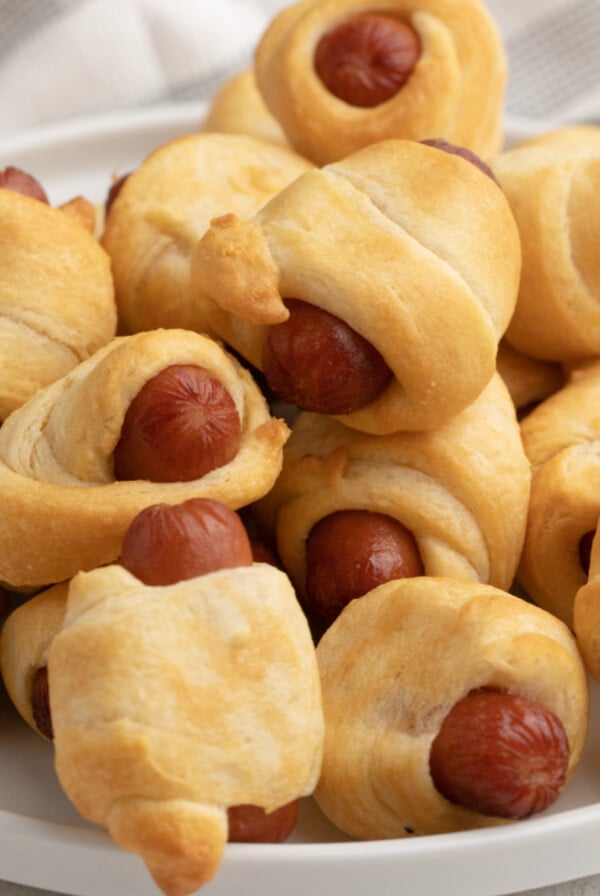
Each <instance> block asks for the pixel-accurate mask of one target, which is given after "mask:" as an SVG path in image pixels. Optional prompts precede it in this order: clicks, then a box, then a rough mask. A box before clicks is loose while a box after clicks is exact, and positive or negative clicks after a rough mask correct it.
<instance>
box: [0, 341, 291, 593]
mask: <svg viewBox="0 0 600 896" xmlns="http://www.w3.org/2000/svg"><path fill="white" fill-rule="evenodd" d="M174 364H192V365H198V366H201V367H205V368H206V369H208V370H209V371H210V372H211V373H212V374H213V375H214V376H215V377H216V379H218V380H219V381H220V382H221V383H222V384H223V386H224V387H225V388H226V389H227V391H228V392H229V394H230V395H231V397H232V399H233V401H234V403H235V405H236V407H237V410H238V414H239V417H240V422H241V444H240V448H239V451H238V453H237V455H236V456H235V457H234V458H233V459H232V460H231V461H230V462H229V463H227V464H225V465H224V466H221V467H218V468H217V469H214V470H212V471H211V472H209V473H207V474H206V475H205V476H203V477H202V478H200V479H197V480H194V481H191V482H166V483H154V482H149V481H147V480H131V481H115V480H114V476H113V451H114V448H115V446H116V444H117V442H118V440H119V437H120V434H121V427H122V424H123V420H124V417H125V414H126V412H127V410H128V408H129V405H130V404H131V402H132V400H133V399H134V397H135V396H136V395H137V394H138V392H139V391H140V389H141V388H142V386H143V385H144V384H145V383H146V382H147V381H148V380H150V379H152V377H154V376H155V375H156V374H158V373H159V372H160V371H162V370H164V369H165V368H167V367H170V366H171V365H174ZM288 435H289V430H288V427H287V425H286V424H285V423H284V422H283V421H282V420H276V419H274V418H272V417H271V416H270V413H269V409H268V407H267V404H266V402H265V400H264V398H263V396H262V393H261V392H260V390H259V389H258V386H257V385H256V384H255V382H254V380H253V379H252V377H251V376H250V375H249V374H248V372H247V371H246V370H245V369H244V368H243V367H242V366H241V365H240V364H239V363H238V362H237V361H236V360H235V359H234V358H233V357H232V356H230V355H229V354H227V353H226V352H225V351H224V350H223V349H222V347H221V346H220V345H219V344H218V343H216V342H215V341H213V340H212V339H210V338H208V337H206V336H202V335H200V334H197V333H192V332H189V331H186V330H176V329H173V330H154V331H150V332H147V333H138V334H135V335H133V336H121V337H117V338H115V339H114V340H113V341H112V342H111V343H110V344H109V345H108V346H105V347H104V348H102V349H100V350H99V351H98V352H96V354H95V355H93V356H92V357H91V358H89V359H88V360H87V361H84V362H82V364H80V365H78V367H76V368H75V369H74V370H73V371H71V373H70V374H68V375H67V376H66V377H64V378H62V379H61V380H58V381H57V382H56V383H54V384H52V385H51V386H48V387H47V388H46V389H44V390H42V391H41V392H39V393H38V394H37V395H36V396H35V397H34V398H33V399H31V401H29V402H28V403H27V404H26V405H25V406H23V407H22V408H19V409H18V410H17V411H14V412H13V414H11V416H10V418H9V419H8V420H7V421H6V422H5V423H4V425H3V426H2V428H1V429H0V491H1V493H2V499H3V513H2V515H1V520H0V581H5V582H7V583H8V584H9V585H11V586H13V587H24V586H40V585H48V584H52V583H54V582H59V581H63V580H64V579H68V578H71V576H73V575H74V574H75V573H76V572H78V571H79V570H80V569H90V568H93V567H95V566H100V565H102V564H105V563H110V562H112V561H114V560H115V559H116V558H117V557H118V555H119V551H120V547H121V540H122V538H123V534H124V532H125V530H126V528H127V526H128V525H129V523H130V522H131V520H132V519H133V517H134V516H135V515H136V514H137V513H138V512H139V511H140V510H142V509H143V508H144V507H147V506H148V505H150V504H156V503H159V502H166V503H171V504H172V503H177V502H181V501H184V500H186V499H187V498H191V497H210V498H214V499H216V500H219V501H222V502H223V503H224V504H227V505H228V506H229V507H231V508H232V509H237V508H240V507H243V506H244V505H245V504H248V503H250V502H252V501H254V500H257V499H258V498H259V497H262V496H263V495H264V494H265V493H266V492H267V491H268V490H269V488H270V487H271V485H272V484H273V482H274V481H275V479H276V477H277V474H278V473H279V470H280V468H281V459H282V448H283V444H284V443H285V441H286V439H287V437H288Z"/></svg>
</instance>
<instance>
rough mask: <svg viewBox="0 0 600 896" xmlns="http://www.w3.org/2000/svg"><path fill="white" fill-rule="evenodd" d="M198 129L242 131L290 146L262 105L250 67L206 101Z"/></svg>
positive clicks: (239, 132) (248, 134)
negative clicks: (205, 108)
mask: <svg viewBox="0 0 600 896" xmlns="http://www.w3.org/2000/svg"><path fill="white" fill-rule="evenodd" d="M202 130H203V131H218V132H219V133H221V134H246V135H247V136H249V137H257V138H258V139H259V140H268V141H269V142H270V143H277V144H278V145H279V146H285V147H286V148H287V149H289V148H290V146H289V143H288V141H287V139H286V137H285V134H284V133H283V131H282V130H281V128H280V127H279V124H278V122H277V121H276V120H275V119H274V118H273V116H272V115H271V113H270V112H269V110H268V109H267V107H266V106H265V103H264V100H263V98H262V96H261V94H260V93H259V90H258V87H257V86H256V79H255V77H254V70H253V69H245V70H244V71H241V72H239V73H238V74H237V75H234V77H232V78H230V79H229V80H228V81H226V82H225V84H223V86H222V87H221V89H220V90H219V92H218V93H217V95H216V96H215V97H214V98H213V100H212V102H211V104H210V107H209V110H208V113H207V115H206V118H205V119H204V121H203V122H202Z"/></svg>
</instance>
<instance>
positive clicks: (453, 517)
mask: <svg viewBox="0 0 600 896" xmlns="http://www.w3.org/2000/svg"><path fill="white" fill-rule="evenodd" d="M529 480H530V471H529V463H528V461H527V458H526V457H525V453H524V451H523V446H522V444H521V438H520V434H519V427H518V424H517V422H516V419H515V411H514V407H513V405H512V402H511V400H510V397H509V395H508V392H507V390H506V387H505V386H504V384H503V382H502V380H501V379H500V377H499V376H498V375H496V376H495V377H494V378H493V379H492V381H491V383H490V384H489V385H488V386H487V387H486V389H485V390H484V392H483V393H482V395H481V396H480V397H479V398H478V399H477V401H475V402H474V403H473V404H472V405H471V406H470V407H469V408H467V409H466V410H464V411H463V412H462V413H461V414H459V415H457V416H456V417H455V418H454V419H453V420H452V421H450V422H449V423H447V424H445V426H442V427H440V428H439V429H437V430H435V431H434V432H430V433H402V432H398V433H395V434H392V435H389V436H370V435H367V434H365V433H360V432H357V431H356V430H351V429H348V428H347V427H345V426H343V425H342V424H341V423H338V422H337V421H335V420H331V419H330V418H328V417H325V416H323V415H317V414H308V413H306V414H300V415H299V416H298V418H297V420H296V422H295V423H294V425H293V428H292V435H291V437H290V439H289V441H288V443H287V445H286V446H285V449H284V461H283V468H282V471H281V474H280V476H279V478H278V479H277V482H276V483H275V485H274V487H273V488H272V489H271V491H270V492H269V493H268V494H267V495H266V496H265V497H264V498H262V499H261V500H260V501H259V502H258V503H257V504H256V505H255V507H254V512H255V516H256V520H257V524H258V525H259V527H260V528H261V529H262V530H263V531H264V532H265V533H266V534H267V536H269V537H274V538H275V539H276V541H277V546H278V550H279V554H280V557H281V560H282V562H283V565H284V567H285V569H286V570H287V571H288V574H289V576H290V578H291V580H292V582H293V583H294V586H295V587H296V589H297V591H298V593H299V594H300V595H302V596H305V580H306V548H305V545H306V540H307V538H308V536H309V534H310V531H311V529H312V527H313V526H314V525H315V524H316V523H317V522H318V521H319V520H320V519H322V518H324V517H326V516H328V515H329V514H331V513H335V512H336V511H338V510H351V509H363V510H372V511H376V512H379V513H383V514H387V515H389V516H391V517H393V518H395V519H397V520H398V521H399V522H400V523H402V524H403V525H404V526H405V527H406V528H407V529H409V530H410V531H411V532H412V534H413V535H414V537H415V539H416V542H417V546H418V549H419V553H420V555H421V559H422V562H423V566H424V569H425V574H426V575H432V576H438V575H444V576H453V577H456V578H459V579H465V580H468V579H471V580H475V581H477V580H480V581H483V582H491V583H492V584H493V585H496V586H497V587H501V588H509V587H510V585H511V583H512V579H513V576H514V573H515V570H516V567H517V563H518V559H519V554H520V551H521V546H522V543H523V536H524V532H525V521H526V518H527V503H528V498H529Z"/></svg>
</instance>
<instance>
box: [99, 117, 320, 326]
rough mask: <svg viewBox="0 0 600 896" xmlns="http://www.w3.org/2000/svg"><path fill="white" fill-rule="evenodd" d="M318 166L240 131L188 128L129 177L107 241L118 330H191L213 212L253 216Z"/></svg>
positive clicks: (108, 223) (107, 229)
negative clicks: (197, 254) (199, 256)
mask: <svg viewBox="0 0 600 896" xmlns="http://www.w3.org/2000/svg"><path fill="white" fill-rule="evenodd" d="M310 167H311V165H310V163H309V162H307V161H306V160H305V159H303V158H301V157H300V156H299V155H297V154H296V153H294V152H292V151H291V149H289V148H288V149H284V148H283V147H281V146H275V145H273V144H272V143H270V142H267V141H266V140H259V139H258V138H254V137H249V136H244V135H241V134H215V133H210V134H188V135H185V136H183V137H179V138H177V139H176V140H173V141H171V142H169V143H167V144H165V145H163V146H160V147H158V148H157V149H156V150H154V152H152V153H151V154H150V155H149V156H148V157H147V158H146V160H145V161H144V162H143V163H142V164H141V165H140V166H139V168H138V169H137V170H136V171H134V172H133V173H132V174H130V175H129V177H128V178H127V180H126V181H125V183H124V185H123V187H122V188H121V190H120V191H119V193H118V195H117V197H116V199H115V201H114V203H113V205H112V206H111V209H110V212H109V214H108V216H107V221H106V225H105V229H104V233H103V235H102V237H101V243H102V245H103V247H104V248H105V250H106V251H107V252H108V254H109V255H110V258H111V262H112V270H113V277H114V282H115V292H116V300H117V306H118V312H119V330H120V332H122V333H134V332H137V331H139V330H151V329H153V328H156V327H183V328H192V329H193V327H192V326H191V324H192V323H193V321H192V320H191V319H190V315H189V310H188V302H187V288H188V278H189V263H190V257H191V255H192V251H193V249H194V247H195V245H196V243H197V241H198V239H199V238H200V237H201V236H202V234H203V233H204V231H205V230H206V229H207V227H208V225H209V223H210V220H211V218H213V217H215V216H216V215H220V214H223V213H224V212H230V211H231V212H235V213H236V214H238V215H239V216H240V217H242V218H249V217H251V216H252V215H253V214H254V213H255V212H257V211H258V209H259V208H261V206H262V205H264V203H265V202H266V201H267V200H268V199H270V198H271V197H272V196H274V195H275V194H276V193H278V192H279V190H281V189H282V187H284V186H286V185H287V184H288V183H289V182H290V181H292V180H294V179H295V178H296V177H298V175H300V174H302V173H303V172H304V171H306V170H307V169H308V168H310Z"/></svg>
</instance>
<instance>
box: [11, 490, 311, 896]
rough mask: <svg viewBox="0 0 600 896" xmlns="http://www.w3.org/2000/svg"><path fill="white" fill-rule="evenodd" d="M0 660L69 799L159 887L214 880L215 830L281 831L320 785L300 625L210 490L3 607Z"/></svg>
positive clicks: (282, 588)
mask: <svg viewBox="0 0 600 896" xmlns="http://www.w3.org/2000/svg"><path fill="white" fill-rule="evenodd" d="M0 663H1V668H2V674H3V677H4V679H5V681H6V684H7V688H8V690H9V693H10V695H11V697H12V698H13V701H14V702H15V705H16V706H17V708H18V709H19V712H21V714H22V716H23V718H24V719H25V720H26V721H27V722H28V723H29V724H30V725H31V726H32V727H33V728H34V729H35V730H37V731H38V732H39V733H40V734H42V735H44V736H46V737H47V738H48V739H49V740H51V741H52V742H53V744H54V748H55V766H56V770H57V774H58V778H59V781H60V783H61V785H62V786H63V789H64V790H65V792H66V794H67V796H68V797H69V798H70V799H71V801H72V802H73V803H74V805H75V806H76V808H77V809H78V810H79V811H80V812H81V814H82V815H83V816H84V817H86V818H88V819H90V820H92V821H94V822H97V823H98V824H101V825H104V826H105V827H107V828H108V830H109V832H110V834H111V835H112V837H113V838H114V840H115V841H116V842H117V843H118V844H120V845H121V846H122V847H123V848H125V849H127V850H130V851H133V852H135V853H137V854H138V855H140V856H141V858H142V859H143V860H144V861H145V863H146V865H147V866H148V869H149V870H150V872H151V873H152V875H153V877H154V879H155V881H156V883H157V884H158V886H159V887H161V889H162V890H163V891H164V892H165V894H168V896H183V894H186V893H191V892H193V891H195V890H196V889H197V888H198V887H199V886H201V885H202V884H204V883H205V882H206V881H208V880H210V878H211V877H213V875H214V874H215V873H216V871H217V869H218V866H219V863H220V861H221V857H222V854H223V849H224V846H225V843H226V841H227V840H230V841H231V840H234V841H244V842H280V841H282V840H284V839H286V837H287V836H288V835H289V833H290V832H291V829H293V826H294V824H295V820H296V814H297V804H298V801H299V799H300V798H301V797H302V796H306V795H308V794H309V793H311V792H312V790H313V788H314V786H315V784H316V780H317V776H318V772H319V768H320V761H321V754H322V742H323V717H322V709H321V699H320V684H319V677H318V671H317V665H316V658H315V652H314V647H313V643H312V640H311V636H310V631H309V629H308V626H307V624H306V620H305V618H304V615H303V613H302V611H301V610H300V607H299V605H298V603H297V600H296V597H295V594H294V591H293V589H292V587H291V584H290V582H289V580H288V579H287V577H286V576H285V574H284V573H283V572H281V571H280V570H278V569H275V568H274V567H273V566H270V565H268V564H265V563H253V561H252V551H251V546H250V541H249V539H248V535H247V533H246V531H245V529H244V526H243V524H242V521H241V519H240V517H239V516H238V515H237V514H236V513H235V512H234V511H232V510H231V509H229V508H228V507H227V506H226V505H224V504H222V503H220V502H218V501H213V500H211V499H190V500H187V501H184V502H182V503H181V504H176V505H166V504H158V505H152V506H150V507H148V508H145V509H144V510H143V511H142V512H141V513H140V514H138V515H137V516H136V517H135V518H134V520H133V521H132V523H131V525H130V526H129V527H128V529H127V531H126V533H125V537H124V539H123V544H122V548H121V556H120V565H119V566H116V565H114V566H106V567H103V568H101V569H97V570H94V571H92V572H89V573H79V574H78V575H77V576H75V578H74V579H73V580H72V581H71V582H70V583H63V584H61V585H57V586H55V587H53V588H50V589H48V590H46V591H45V592H43V593H41V594H39V595H37V596H36V597H34V598H32V599H31V600H30V601H28V602H27V603H25V604H23V605H22V606H21V607H19V608H18V609H17V610H15V611H14V612H13V614H12V615H11V617H10V619H9V621H8V623H7V626H6V628H5V630H4V631H3V632H2V635H1V636H0ZM42 680H43V682H44V684H45V690H44V691H42V690H41V688H40V681H42ZM215 694H216V695H217V696H218V699H215Z"/></svg>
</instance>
